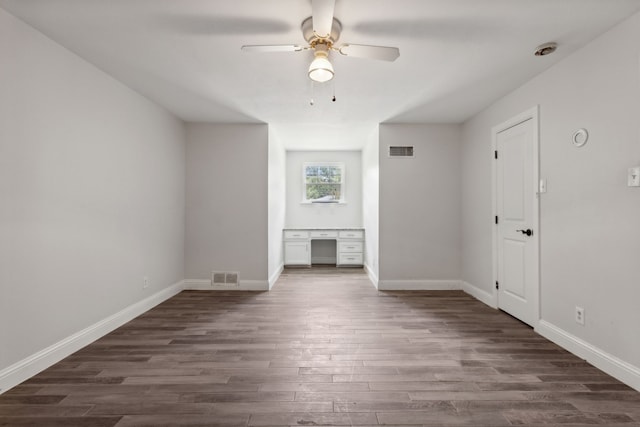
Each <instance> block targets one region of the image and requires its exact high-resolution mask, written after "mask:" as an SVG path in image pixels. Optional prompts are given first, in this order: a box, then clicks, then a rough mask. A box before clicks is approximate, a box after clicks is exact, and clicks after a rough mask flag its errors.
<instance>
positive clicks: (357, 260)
mask: <svg viewBox="0 0 640 427" xmlns="http://www.w3.org/2000/svg"><path fill="white" fill-rule="evenodd" d="M339 261H340V265H362V254H361V253H359V254H340V259H339Z"/></svg>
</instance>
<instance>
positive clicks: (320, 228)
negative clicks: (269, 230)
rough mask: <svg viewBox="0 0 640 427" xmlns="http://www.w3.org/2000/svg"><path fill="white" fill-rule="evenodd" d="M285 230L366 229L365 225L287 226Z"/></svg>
mask: <svg viewBox="0 0 640 427" xmlns="http://www.w3.org/2000/svg"><path fill="white" fill-rule="evenodd" d="M283 230H284V231H290V230H364V227H285V228H283Z"/></svg>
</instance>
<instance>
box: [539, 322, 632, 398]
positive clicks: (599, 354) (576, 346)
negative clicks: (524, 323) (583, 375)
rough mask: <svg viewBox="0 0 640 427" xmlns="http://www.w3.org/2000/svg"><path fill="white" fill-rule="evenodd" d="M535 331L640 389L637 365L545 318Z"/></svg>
mask: <svg viewBox="0 0 640 427" xmlns="http://www.w3.org/2000/svg"><path fill="white" fill-rule="evenodd" d="M536 332H537V333H539V334H540V335H542V336H543V337H545V338H546V339H548V340H550V341H553V342H554V343H556V344H558V345H559V346H560V347H562V348H564V349H565V350H567V351H570V352H571V353H573V354H575V355H576V356H578V357H581V358H583V359H585V360H586V361H587V362H589V363H591V364H592V365H593V366H595V367H596V368H598V369H601V370H603V371H604V372H606V373H607V374H609V375H611V376H612V377H614V378H617V379H618V380H620V381H622V382H623V383H625V384H627V385H628V386H630V387H633V388H634V389H636V390H638V391H640V368H639V367H637V366H633V365H631V364H630V363H627V362H625V361H624V360H620V359H618V358H617V357H615V356H613V355H611V354H609V353H607V352H605V351H603V350H601V349H599V348H597V347H595V346H593V345H591V344H589V343H588V342H586V341H583V340H581V339H580V338H578V337H576V336H574V335H572V334H570V333H568V332H567V331H565V330H564V329H560V328H559V327H557V326H555V325H553V324H551V323H549V322H547V321H545V320H540V321H539V322H538V326H537V327H536Z"/></svg>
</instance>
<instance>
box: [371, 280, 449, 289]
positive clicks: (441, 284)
mask: <svg viewBox="0 0 640 427" xmlns="http://www.w3.org/2000/svg"><path fill="white" fill-rule="evenodd" d="M459 289H462V286H461V284H460V280H378V290H380V291H448V290H459Z"/></svg>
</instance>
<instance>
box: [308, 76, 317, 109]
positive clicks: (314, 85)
mask: <svg viewBox="0 0 640 427" xmlns="http://www.w3.org/2000/svg"><path fill="white" fill-rule="evenodd" d="M309 82H311V99H310V100H309V105H311V106H312V107H313V104H314V101H313V98H314V97H315V96H314V95H315V89H316V83H315V82H314V81H313V80H309Z"/></svg>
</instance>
